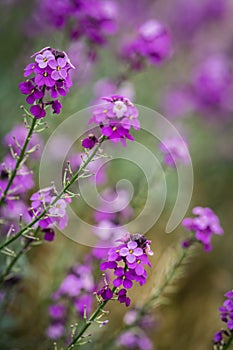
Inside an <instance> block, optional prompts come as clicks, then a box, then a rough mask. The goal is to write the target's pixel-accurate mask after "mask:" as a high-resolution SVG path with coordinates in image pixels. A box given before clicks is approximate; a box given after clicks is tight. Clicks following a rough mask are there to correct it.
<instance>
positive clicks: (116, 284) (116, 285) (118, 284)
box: [112, 277, 122, 287]
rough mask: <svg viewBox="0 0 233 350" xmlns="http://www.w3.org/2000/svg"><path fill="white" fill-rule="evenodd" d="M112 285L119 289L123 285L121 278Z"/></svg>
mask: <svg viewBox="0 0 233 350" xmlns="http://www.w3.org/2000/svg"><path fill="white" fill-rule="evenodd" d="M112 283H113V285H114V286H115V287H119V286H121V285H122V279H121V278H120V277H118V278H116V279H115V280H114V281H113V282H112Z"/></svg>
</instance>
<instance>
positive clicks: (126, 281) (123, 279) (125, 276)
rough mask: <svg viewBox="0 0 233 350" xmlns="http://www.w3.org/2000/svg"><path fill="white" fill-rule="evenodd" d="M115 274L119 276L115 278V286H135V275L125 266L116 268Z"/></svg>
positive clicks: (128, 287) (127, 287)
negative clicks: (126, 269)
mask: <svg viewBox="0 0 233 350" xmlns="http://www.w3.org/2000/svg"><path fill="white" fill-rule="evenodd" d="M114 275H115V276H117V278H116V279H115V280H113V285H114V286H115V287H120V286H121V285H123V286H124V288H126V289H130V288H132V287H133V282H132V280H133V279H134V275H133V274H132V273H131V272H130V271H126V272H125V270H124V269H123V267H118V268H116V269H115V272H114Z"/></svg>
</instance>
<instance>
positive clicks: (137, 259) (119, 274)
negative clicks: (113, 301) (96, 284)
mask: <svg viewBox="0 0 233 350" xmlns="http://www.w3.org/2000/svg"><path fill="white" fill-rule="evenodd" d="M149 246H150V241H148V240H147V239H146V238H144V237H143V236H142V235H139V234H135V235H132V236H130V235H129V234H128V235H125V236H124V237H123V243H122V244H120V245H119V246H117V247H114V248H110V249H109V251H108V258H107V260H106V261H105V262H103V263H102V264H101V265H100V269H101V270H104V271H105V270H106V269H110V270H114V275H115V276H116V278H115V279H114V280H113V282H112V283H113V285H114V287H116V288H118V287H120V286H122V285H123V287H124V288H123V289H121V290H120V291H119V290H118V291H116V292H115V293H116V296H117V297H118V300H119V301H120V302H121V303H125V304H126V306H128V305H129V304H130V298H129V297H128V296H127V289H130V288H132V286H133V281H135V282H138V283H139V284H140V285H143V284H144V283H145V282H146V277H147V274H146V271H145V269H144V267H143V266H144V265H148V266H150V267H151V264H150V262H149V260H148V258H147V254H148V251H150V249H149ZM102 292H103V291H102ZM100 295H101V293H100Z"/></svg>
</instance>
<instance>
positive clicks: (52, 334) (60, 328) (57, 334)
mask: <svg viewBox="0 0 233 350" xmlns="http://www.w3.org/2000/svg"><path fill="white" fill-rule="evenodd" d="M64 332H65V327H64V325H63V324H61V323H59V322H56V323H53V324H52V325H51V326H49V327H48V328H47V330H46V335H47V337H49V338H50V339H53V340H56V339H59V338H61V337H62V336H63V334H64Z"/></svg>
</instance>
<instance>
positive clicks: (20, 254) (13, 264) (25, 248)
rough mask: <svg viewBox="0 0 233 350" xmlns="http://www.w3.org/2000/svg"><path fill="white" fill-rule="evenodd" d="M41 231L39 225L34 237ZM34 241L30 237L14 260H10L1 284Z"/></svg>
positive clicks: (1, 278)
mask: <svg viewBox="0 0 233 350" xmlns="http://www.w3.org/2000/svg"><path fill="white" fill-rule="evenodd" d="M38 232H39V227H38V228H37V230H36V231H35V233H34V237H35V236H36V235H37V233H38ZM32 242H33V240H30V238H28V239H27V240H26V242H25V243H24V246H23V247H22V248H21V249H20V250H19V252H18V253H17V254H16V256H15V257H14V258H13V259H12V261H11V262H10V264H9V265H8V266H7V267H6V270H5V271H4V272H3V274H2V275H1V276H0V284H1V283H2V282H4V280H5V278H6V277H7V276H8V275H9V273H10V272H11V270H12V268H13V267H14V266H15V264H16V263H17V261H18V260H19V258H20V257H21V256H22V255H23V254H24V253H25V252H26V250H27V248H28V247H29V246H30V244H31V243H32Z"/></svg>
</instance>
